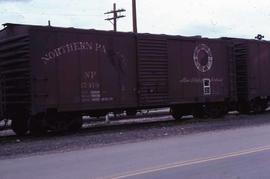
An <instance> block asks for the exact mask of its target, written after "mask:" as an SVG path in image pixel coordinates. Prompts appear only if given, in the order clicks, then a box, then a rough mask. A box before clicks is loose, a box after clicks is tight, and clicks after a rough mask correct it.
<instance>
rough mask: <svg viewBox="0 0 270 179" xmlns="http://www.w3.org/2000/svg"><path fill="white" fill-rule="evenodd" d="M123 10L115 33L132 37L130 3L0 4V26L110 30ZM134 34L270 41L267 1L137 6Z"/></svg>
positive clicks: (193, 0) (147, 1)
mask: <svg viewBox="0 0 270 179" xmlns="http://www.w3.org/2000/svg"><path fill="white" fill-rule="evenodd" d="M113 3H116V4H117V8H120V9H121V8H124V9H126V12H124V13H122V15H126V17H125V18H121V19H119V20H118V27H117V28H118V30H119V31H124V32H129V31H132V11H131V9H132V0H68V1H66V0H0V7H1V8H0V23H2V24H4V23H22V24H33V25H47V24H48V20H50V21H51V25H52V26H59V27H76V28H83V29H98V30H112V28H113V26H112V24H111V23H110V22H108V21H105V20H104V19H105V18H108V17H111V16H108V15H105V14H104V13H105V12H107V11H110V10H112V7H113ZM137 19H138V32H140V33H155V34H171V35H183V36H195V35H201V36H203V37H210V38H217V37H239V38H254V37H255V36H256V35H257V34H262V35H264V36H265V39H268V40H269V39H270V1H269V0H256V1H255V0H203V1H202V0H166V1H165V0H137Z"/></svg>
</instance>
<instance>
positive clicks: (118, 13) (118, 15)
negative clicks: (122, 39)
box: [104, 3, 126, 31]
mask: <svg viewBox="0 0 270 179" xmlns="http://www.w3.org/2000/svg"><path fill="white" fill-rule="evenodd" d="M125 11H126V10H125V9H116V4H115V3H114V4H113V10H111V11H108V12H105V13H104V14H113V17H111V18H106V19H105V20H107V21H109V22H111V23H112V24H113V30H114V31H116V30H117V19H120V18H123V17H126V16H125V15H121V12H125Z"/></svg>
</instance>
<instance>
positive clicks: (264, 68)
mask: <svg viewBox="0 0 270 179" xmlns="http://www.w3.org/2000/svg"><path fill="white" fill-rule="evenodd" d="M233 44H234V60H235V62H236V69H237V70H236V71H237V75H236V82H237V95H238V110H239V111H240V112H241V113H249V112H251V111H253V112H255V113H261V112H263V111H264V110H265V109H266V108H267V107H268V102H269V99H270V84H269V76H270V70H269V69H270V60H269V59H270V43H269V42H267V41H259V40H244V39H234V40H233Z"/></svg>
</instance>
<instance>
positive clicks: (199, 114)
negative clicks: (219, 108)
mask: <svg viewBox="0 0 270 179" xmlns="http://www.w3.org/2000/svg"><path fill="white" fill-rule="evenodd" d="M193 117H195V118H199V119H205V118H207V117H208V116H207V114H206V112H205V109H204V107H203V106H198V107H195V109H194V111H193Z"/></svg>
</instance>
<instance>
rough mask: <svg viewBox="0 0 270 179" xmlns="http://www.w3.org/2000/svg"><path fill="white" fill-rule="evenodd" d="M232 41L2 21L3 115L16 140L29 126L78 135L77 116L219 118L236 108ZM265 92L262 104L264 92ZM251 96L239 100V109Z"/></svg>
mask: <svg viewBox="0 0 270 179" xmlns="http://www.w3.org/2000/svg"><path fill="white" fill-rule="evenodd" d="M234 43H235V42H233V41H232V40H228V39H207V38H200V37H181V36H167V35H152V34H134V33H121V32H110V31H97V30H82V29H74V28H58V27H51V26H32V25H19V24H5V28H4V29H3V30H2V31H1V32H0V75H1V76H0V80H1V86H0V88H1V90H0V91H1V117H2V119H4V118H9V119H12V128H13V130H14V131H15V132H16V133H17V134H19V135H22V134H25V133H26V132H27V131H28V130H29V129H30V132H31V133H34V134H36V133H43V132H45V131H47V130H62V129H67V130H76V129H78V128H80V127H81V125H82V115H90V116H94V117H99V116H104V115H106V114H107V113H108V112H119V111H120V112H122V111H126V113H127V114H136V111H137V110H138V109H150V108H157V107H170V108H171V113H172V115H173V116H174V117H175V118H176V119H180V118H181V117H182V116H183V115H186V114H193V115H194V116H196V117H207V116H210V117H219V116H222V115H224V114H225V113H226V112H227V110H228V109H229V108H231V109H233V108H237V107H238V106H241V105H239V103H238V101H239V100H238V99H240V98H239V97H241V92H240V91H239V90H242V89H240V85H239V84H241V83H240V82H239V80H240V76H239V73H240V71H241V70H239V71H237V70H236V68H238V67H239V64H237V63H234V62H235V61H234V60H235V58H238V56H237V55H235V52H234V50H235V51H237V48H235V47H237V44H238V43H235V44H234ZM233 44H234V45H233ZM239 62H240V61H239ZM237 75H238V76H237ZM255 75H256V74H255ZM263 76H267V74H266V73H265V74H263ZM263 83H265V81H263ZM264 92H265V93H264V97H263V99H267V100H268V96H269V94H268V89H266V90H265V91H264ZM259 96H260V95H259ZM254 97H255V98H257V97H258V94H256V95H255V96H252V97H251V98H254ZM251 98H245V99H246V100H244V98H241V104H246V103H245V102H249V101H250V100H251ZM259 99H261V97H259ZM267 100H266V101H267Z"/></svg>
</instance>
